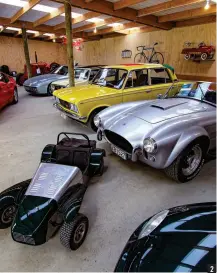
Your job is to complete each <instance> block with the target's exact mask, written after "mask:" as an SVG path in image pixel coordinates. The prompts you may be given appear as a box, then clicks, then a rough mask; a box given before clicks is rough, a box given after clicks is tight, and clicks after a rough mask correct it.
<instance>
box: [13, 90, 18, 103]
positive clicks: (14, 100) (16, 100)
mask: <svg viewBox="0 0 217 273" xmlns="http://www.w3.org/2000/svg"><path fill="white" fill-rule="evenodd" d="M18 100H19V98H18V91H17V88H14V97H13V101H12V104H16V103H18Z"/></svg>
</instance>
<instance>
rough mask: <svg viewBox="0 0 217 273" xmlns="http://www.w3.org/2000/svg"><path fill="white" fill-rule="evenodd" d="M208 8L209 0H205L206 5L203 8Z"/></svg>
mask: <svg viewBox="0 0 217 273" xmlns="http://www.w3.org/2000/svg"><path fill="white" fill-rule="evenodd" d="M209 8H210V5H209V0H206V5H205V7H204V9H205V10H208V9H209Z"/></svg>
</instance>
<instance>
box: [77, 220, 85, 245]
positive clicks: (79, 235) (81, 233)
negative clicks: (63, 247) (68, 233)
mask: <svg viewBox="0 0 217 273" xmlns="http://www.w3.org/2000/svg"><path fill="white" fill-rule="evenodd" d="M85 231H86V225H85V223H81V224H80V225H79V226H78V227H77V228H76V230H75V234H74V242H75V243H76V244H79V243H80V242H81V241H82V239H83V237H84V235H85Z"/></svg>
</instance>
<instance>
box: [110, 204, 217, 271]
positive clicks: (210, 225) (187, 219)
mask: <svg viewBox="0 0 217 273" xmlns="http://www.w3.org/2000/svg"><path fill="white" fill-rule="evenodd" d="M215 264H216V203H200V204H192V205H185V206H180V207H175V208H171V209H169V210H164V211H161V212H159V213H157V214H156V215H154V216H153V217H151V218H149V219H148V220H146V221H145V222H143V223H142V224H141V225H140V226H139V227H138V228H137V229H136V231H135V232H134V233H133V234H132V236H131V237H130V239H129V241H128V243H127V245H126V246H125V248H124V250H123V252H122V254H121V257H120V259H119V261H118V263H117V265H116V268H115V272H208V266H209V265H215ZM211 269H213V272H215V271H214V270H215V269H214V267H213V268H211ZM209 272H210V271H209Z"/></svg>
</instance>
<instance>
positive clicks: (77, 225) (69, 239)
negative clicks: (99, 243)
mask: <svg viewBox="0 0 217 273" xmlns="http://www.w3.org/2000/svg"><path fill="white" fill-rule="evenodd" d="M88 227H89V221H88V218H87V217H86V216H84V215H83V214H78V215H77V216H76V217H75V219H74V220H73V221H72V222H70V223H66V222H64V223H63V225H62V227H61V228H60V242H61V244H62V245H63V246H65V247H66V248H68V249H71V250H77V249H78V248H79V247H80V246H81V245H82V244H83V242H84V240H85V238H86V235H87V231H88Z"/></svg>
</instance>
